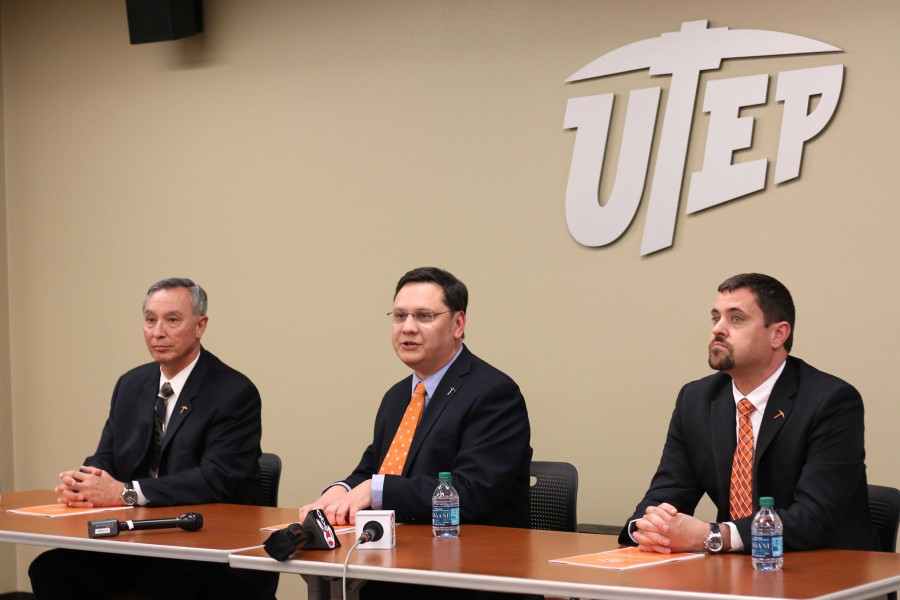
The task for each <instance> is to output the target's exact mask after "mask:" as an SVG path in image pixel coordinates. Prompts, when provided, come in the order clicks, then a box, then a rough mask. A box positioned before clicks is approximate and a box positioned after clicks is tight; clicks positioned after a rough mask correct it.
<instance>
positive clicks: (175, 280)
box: [141, 277, 208, 318]
mask: <svg viewBox="0 0 900 600" xmlns="http://www.w3.org/2000/svg"><path fill="white" fill-rule="evenodd" d="M173 288H185V289H186V290H187V291H189V292H190V293H191V310H192V311H193V313H194V316H195V317H197V318H200V317H203V316H206V308H207V305H208V300H207V298H206V291H205V290H204V289H203V288H202V287H200V286H199V285H197V284H196V283H194V282H193V281H191V280H190V279H186V278H183V277H171V278H169V279H163V280H162V281H157V282H156V283H154V284H153V285H151V286H150V289H149V290H147V295H146V296H144V304H143V305H142V306H141V310H142V311H143V310H145V309H146V308H147V300H149V299H150V296H152V295H153V294H155V293H156V292H158V291H160V290H171V289H173Z"/></svg>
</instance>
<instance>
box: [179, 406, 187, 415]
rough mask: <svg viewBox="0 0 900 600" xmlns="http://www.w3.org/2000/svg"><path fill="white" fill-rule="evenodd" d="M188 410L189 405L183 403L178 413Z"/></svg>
mask: <svg viewBox="0 0 900 600" xmlns="http://www.w3.org/2000/svg"><path fill="white" fill-rule="evenodd" d="M186 410H187V406H185V405H183V404H182V405H181V410H180V411H178V414H179V415H180V414H181V413H183V412H184V411H186Z"/></svg>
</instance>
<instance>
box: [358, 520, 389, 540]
mask: <svg viewBox="0 0 900 600" xmlns="http://www.w3.org/2000/svg"><path fill="white" fill-rule="evenodd" d="M383 535H384V527H382V526H381V523H379V522H378V521H369V522H368V523H366V524H365V525H364V526H363V531H362V533H361V534H360V536H359V543H360V544H365V543H367V542H377V541H378V540H380V539H381V536H383Z"/></svg>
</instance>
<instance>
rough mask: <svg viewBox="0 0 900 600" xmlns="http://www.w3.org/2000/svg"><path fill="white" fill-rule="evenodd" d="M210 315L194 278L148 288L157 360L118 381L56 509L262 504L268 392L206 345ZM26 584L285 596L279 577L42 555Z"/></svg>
mask: <svg viewBox="0 0 900 600" xmlns="http://www.w3.org/2000/svg"><path fill="white" fill-rule="evenodd" d="M206 308H207V297H206V292H205V291H204V290H203V289H202V288H201V287H200V286H198V285H195V284H194V283H193V282H192V281H191V280H189V279H166V280H163V281H160V282H158V283H156V284H154V285H153V286H152V287H151V288H150V290H149V291H148V292H147V296H146V298H145V300H144V306H143V317H144V339H145V341H146V344H147V349H148V350H149V351H150V354H151V355H152V356H153V359H154V361H155V362H152V363H149V364H146V365H143V366H140V367H137V368H135V369H132V370H131V371H129V372H128V373H126V374H124V375H123V376H122V377H121V378H119V381H118V383H117V384H116V387H115V389H114V391H113V396H112V404H111V406H110V411H109V417H108V419H107V421H106V424H105V425H104V427H103V432H102V434H101V436H100V443H99V445H98V447H97V451H96V452H95V453H94V455H93V456H89V457H88V458H86V459H85V461H84V463H83V466H82V467H80V468H79V469H74V470H71V471H65V472H63V473H61V474H60V476H59V477H60V480H61V483H60V485H58V486H57V487H56V491H57V493H58V494H59V498H58V499H57V501H58V502H60V503H65V504H68V505H69V506H73V507H88V508H90V507H94V506H123V505H126V506H129V505H132V506H133V505H147V506H173V505H178V504H201V503H205V502H233V503H240V504H260V503H261V500H262V498H261V494H262V493H261V489H260V482H259V479H260V472H259V463H258V460H259V455H260V452H261V451H260V437H261V435H262V426H261V419H260V413H261V402H260V397H259V392H258V391H257V389H256V387H255V386H254V385H253V383H252V382H251V381H250V380H249V379H248V378H247V377H245V376H244V375H242V374H241V373H239V372H237V371H235V370H234V369H232V368H230V367H228V366H227V365H225V364H224V363H223V362H222V361H220V360H219V359H218V358H216V357H215V356H213V355H212V354H211V353H209V352H208V351H206V350H205V349H204V348H202V347H201V345H200V338H201V337H202V335H203V333H204V331H205V330H206V325H207V322H208V317H207V316H206ZM158 397H160V398H159V402H157V399H158ZM87 574H90V576H89V577H88V576H86V575H87ZM29 575H30V577H31V582H32V588H33V589H34V592H35V595H36V596H37V597H38V598H63V597H66V598H102V597H105V596H108V595H116V594H120V593H121V591H122V590H123V589H129V588H134V587H137V588H138V590H139V593H140V596H141V597H145V598H203V597H246V598H273V597H274V592H275V588H276V587H277V575H271V574H266V575H264V576H263V577H260V576H259V575H258V574H251V573H249V572H245V571H237V570H231V569H229V568H228V567H227V565H216V564H213V563H198V562H191V561H180V560H166V559H154V558H146V557H132V556H122V555H105V554H101V553H96V552H80V551H74V550H51V551H49V552H45V553H44V554H42V555H41V556H39V557H38V558H37V559H35V561H34V562H33V563H32V565H31V567H30V569H29ZM235 593H237V594H238V596H233V594H235Z"/></svg>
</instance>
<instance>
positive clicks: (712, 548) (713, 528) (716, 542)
mask: <svg viewBox="0 0 900 600" xmlns="http://www.w3.org/2000/svg"><path fill="white" fill-rule="evenodd" d="M724 545H725V542H724V540H722V532H720V531H719V524H718V523H710V524H709V535H707V536H706V539H705V540H704V541H703V546H704V547H706V551H707V552H709V553H711V554H717V553H719V552H721V551H722V546H724Z"/></svg>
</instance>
